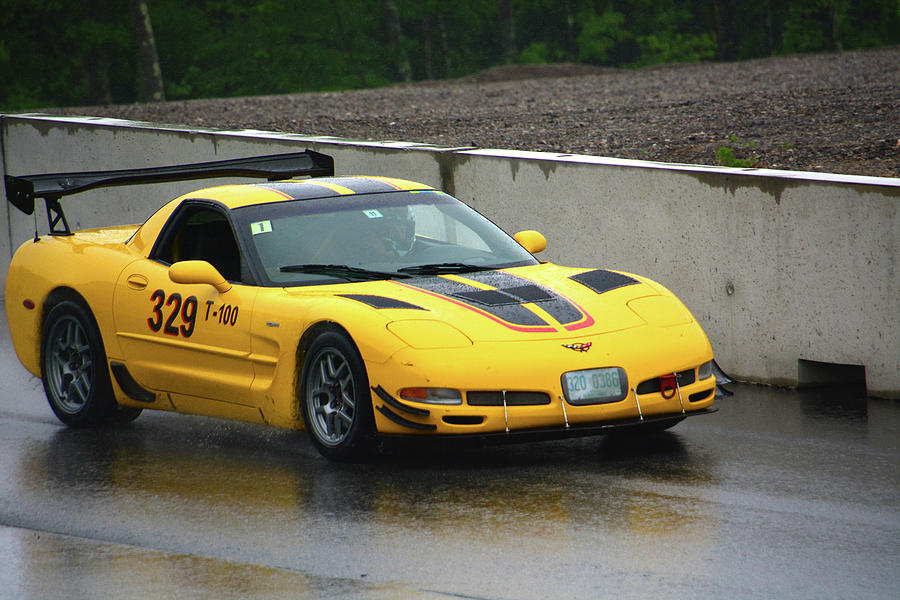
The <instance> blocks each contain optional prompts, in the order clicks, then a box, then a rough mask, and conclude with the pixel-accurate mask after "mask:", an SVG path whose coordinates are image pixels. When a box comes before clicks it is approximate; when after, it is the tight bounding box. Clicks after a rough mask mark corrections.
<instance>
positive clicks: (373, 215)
mask: <svg viewBox="0 0 900 600" xmlns="http://www.w3.org/2000/svg"><path fill="white" fill-rule="evenodd" d="M363 214H364V215H366V216H367V217H369V218H370V219H380V218H381V217H383V216H384V215H382V214H381V211H380V210H378V209H377V208H371V209H369V210H364V211H363Z"/></svg>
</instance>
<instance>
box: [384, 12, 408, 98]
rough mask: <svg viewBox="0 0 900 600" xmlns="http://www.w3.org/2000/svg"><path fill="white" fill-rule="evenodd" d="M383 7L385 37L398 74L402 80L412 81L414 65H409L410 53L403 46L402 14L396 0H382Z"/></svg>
mask: <svg viewBox="0 0 900 600" xmlns="http://www.w3.org/2000/svg"><path fill="white" fill-rule="evenodd" d="M381 9H382V13H383V16H384V31H385V37H386V38H387V45H388V49H389V50H390V52H391V55H392V58H393V61H394V65H395V66H396V69H397V76H398V77H399V78H400V80H401V81H412V67H410V65H409V55H408V54H407V53H406V49H405V48H404V47H403V34H402V32H401V30H400V14H399V13H398V12H397V2H396V0H381Z"/></svg>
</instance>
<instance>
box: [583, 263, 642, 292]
mask: <svg viewBox="0 0 900 600" xmlns="http://www.w3.org/2000/svg"><path fill="white" fill-rule="evenodd" d="M569 279H572V280H574V281H577V282H578V283H580V284H581V285H583V286H585V287H587V288H590V289H592V290H594V291H595V292H597V293H598V294H602V293H604V292H608V291H610V290H614V289H616V288H620V287H625V286H626V285H634V284H635V283H640V281H638V280H637V279H634V278H632V277H629V276H628V275H622V274H621V273H614V272H613V271H607V270H605V269H595V270H593V271H585V272H584V273H579V274H578V275H572V276H571V277H569Z"/></svg>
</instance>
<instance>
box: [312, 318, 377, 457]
mask: <svg viewBox="0 0 900 600" xmlns="http://www.w3.org/2000/svg"><path fill="white" fill-rule="evenodd" d="M300 408H301V412H302V413H303V422H304V423H305V424H306V431H307V432H308V433H309V437H310V439H311V440H312V443H313V445H315V447H316V449H317V450H318V451H319V452H320V453H321V454H322V455H323V456H325V457H327V458H330V459H332V460H339V461H357V460H362V459H365V458H369V457H371V456H372V454H373V452H374V450H375V417H374V415H373V413H372V396H371V393H370V391H369V378H368V377H367V376H366V369H365V365H364V364H363V361H362V357H360V355H359V352H358V351H357V349H356V347H355V346H354V345H353V342H351V341H350V339H349V338H348V337H347V336H346V335H345V334H344V333H343V332H341V331H339V330H333V329H329V330H327V331H325V332H323V333H321V334H319V335H318V336H317V337H316V338H315V339H314V340H313V342H312V343H311V344H310V347H309V350H308V351H307V353H306V360H305V361H304V364H303V385H302V386H301V389H300Z"/></svg>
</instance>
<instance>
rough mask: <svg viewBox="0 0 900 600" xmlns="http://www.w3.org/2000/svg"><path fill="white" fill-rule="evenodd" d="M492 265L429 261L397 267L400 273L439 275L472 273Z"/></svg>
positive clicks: (490, 268)
mask: <svg viewBox="0 0 900 600" xmlns="http://www.w3.org/2000/svg"><path fill="white" fill-rule="evenodd" d="M493 268H494V267H485V266H482V265H470V264H468V263H461V262H445V263H430V264H427V265H414V266H412V267H403V268H402V269H397V271H399V272H400V273H410V274H413V275H439V274H441V273H473V272H475V271H491V270H492V269H493Z"/></svg>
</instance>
